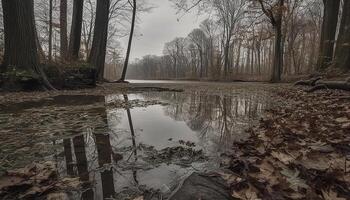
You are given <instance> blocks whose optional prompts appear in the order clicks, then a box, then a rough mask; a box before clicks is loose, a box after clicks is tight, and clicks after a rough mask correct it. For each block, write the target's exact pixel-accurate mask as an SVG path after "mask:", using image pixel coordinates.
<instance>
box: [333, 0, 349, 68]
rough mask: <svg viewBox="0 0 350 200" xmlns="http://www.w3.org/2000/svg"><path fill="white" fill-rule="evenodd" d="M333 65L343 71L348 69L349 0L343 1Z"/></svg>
mask: <svg viewBox="0 0 350 200" xmlns="http://www.w3.org/2000/svg"><path fill="white" fill-rule="evenodd" d="M334 65H335V67H337V68H340V69H343V70H345V71H349V70H350V1H349V0H347V1H344V5H343V16H342V19H341V24H340V30H339V36H338V41H337V47H336V50H335V59H334Z"/></svg>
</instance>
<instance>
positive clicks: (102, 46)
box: [89, 0, 110, 80]
mask: <svg viewBox="0 0 350 200" xmlns="http://www.w3.org/2000/svg"><path fill="white" fill-rule="evenodd" d="M109 5H110V0H98V1H97V8H96V19H95V29H94V38H93V41H92V47H91V52H90V55H89V63H91V64H93V65H94V66H95V68H96V78H97V79H98V80H103V74H104V66H105V58H106V46H107V36H108V21H109Z"/></svg>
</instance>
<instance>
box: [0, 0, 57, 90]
mask: <svg viewBox="0 0 350 200" xmlns="http://www.w3.org/2000/svg"><path fill="white" fill-rule="evenodd" d="M2 6H3V19H4V35H5V54H4V60H3V64H2V70H1V71H6V70H7V68H8V67H9V66H11V67H15V69H16V70H20V71H26V72H27V73H29V74H32V75H33V77H34V76H39V77H40V79H42V81H43V83H44V84H45V85H46V86H47V87H48V88H51V89H53V87H52V86H51V84H50V83H49V82H48V81H47V78H46V76H45V74H44V72H43V70H42V68H41V67H40V65H39V55H38V46H37V45H38V44H37V41H36V38H37V35H36V29H35V22H34V4H33V0H26V1H23V0H2Z"/></svg>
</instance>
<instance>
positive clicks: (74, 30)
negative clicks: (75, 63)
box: [69, 0, 84, 60]
mask: <svg viewBox="0 0 350 200" xmlns="http://www.w3.org/2000/svg"><path fill="white" fill-rule="evenodd" d="M83 6H84V0H74V1H73V16H72V27H71V31H70V40H69V57H70V59H71V60H77V59H78V58H79V50H80V42H81V29H82V21H83Z"/></svg>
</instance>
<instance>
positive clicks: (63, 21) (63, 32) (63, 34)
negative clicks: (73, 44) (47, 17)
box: [60, 0, 68, 60]
mask: <svg viewBox="0 0 350 200" xmlns="http://www.w3.org/2000/svg"><path fill="white" fill-rule="evenodd" d="M67 50H68V36H67V0H60V53H61V60H66V59H67Z"/></svg>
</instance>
